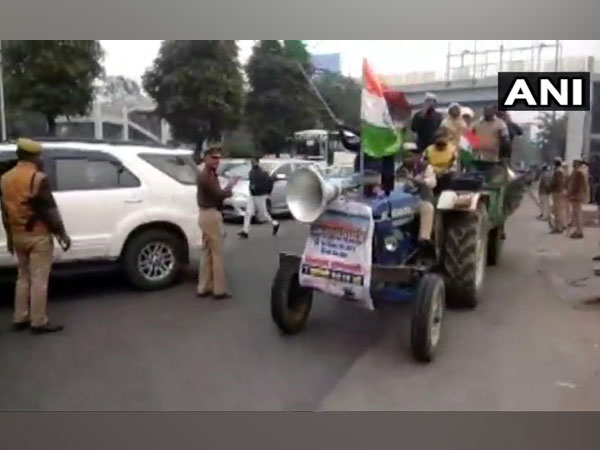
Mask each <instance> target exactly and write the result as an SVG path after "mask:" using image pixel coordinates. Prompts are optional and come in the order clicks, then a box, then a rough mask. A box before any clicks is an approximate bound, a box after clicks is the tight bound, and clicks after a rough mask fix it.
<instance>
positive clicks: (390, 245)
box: [383, 235, 398, 253]
mask: <svg viewBox="0 0 600 450" xmlns="http://www.w3.org/2000/svg"><path fill="white" fill-rule="evenodd" d="M383 245H384V246H385V249H386V250H387V251H388V252H390V253H393V252H395V251H396V250H397V249H398V238H397V237H396V236H394V235H391V236H388V237H386V238H385V239H384V241H383Z"/></svg>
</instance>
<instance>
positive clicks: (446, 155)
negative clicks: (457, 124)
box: [424, 128, 458, 178]
mask: <svg viewBox="0 0 600 450" xmlns="http://www.w3.org/2000/svg"><path fill="white" fill-rule="evenodd" d="M424 156H425V159H426V160H427V161H428V163H429V164H430V165H431V166H432V167H433V171H434V172H435V174H436V176H437V177H438V178H439V177H441V176H444V175H445V174H448V173H449V172H451V171H453V170H454V169H456V163H457V161H458V147H457V145H456V144H455V143H454V141H452V140H451V139H449V136H448V132H447V131H446V129H445V128H440V129H439V130H438V131H437V133H436V135H435V142H434V143H433V144H431V145H430V146H429V147H427V149H426V150H425V155H424Z"/></svg>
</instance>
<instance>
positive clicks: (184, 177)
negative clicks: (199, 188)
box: [140, 154, 197, 185]
mask: <svg viewBox="0 0 600 450" xmlns="http://www.w3.org/2000/svg"><path fill="white" fill-rule="evenodd" d="M140 158H142V159H143V160H144V161H146V162H147V163H149V164H151V165H152V166H154V167H155V168H156V169H158V170H160V171H161V172H162V173H164V174H165V175H168V176H169V177H171V178H173V179H174V180H175V181H178V182H179V183H181V184H188V185H193V184H196V173H197V168H196V164H194V160H193V158H192V155H168V154H163V155H157V154H152V155H151V154H140Z"/></svg>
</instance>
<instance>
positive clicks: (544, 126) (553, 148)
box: [535, 112, 567, 162]
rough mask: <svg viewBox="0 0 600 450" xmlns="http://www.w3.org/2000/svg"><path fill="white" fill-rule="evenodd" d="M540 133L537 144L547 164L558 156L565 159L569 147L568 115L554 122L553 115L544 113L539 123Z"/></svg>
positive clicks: (557, 118)
mask: <svg viewBox="0 0 600 450" xmlns="http://www.w3.org/2000/svg"><path fill="white" fill-rule="evenodd" d="M537 126H538V128H539V133H538V135H537V138H536V141H535V144H536V146H537V148H538V149H539V151H540V152H541V155H542V158H543V160H544V161H545V162H550V161H551V160H552V158H554V157H556V156H560V157H564V154H565V150H566V147H567V115H566V114H563V115H561V116H558V117H556V120H554V117H553V114H552V113H548V112H544V113H542V114H541V115H540V117H539V118H538V121H537Z"/></svg>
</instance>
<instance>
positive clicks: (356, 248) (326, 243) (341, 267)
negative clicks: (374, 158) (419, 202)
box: [299, 201, 375, 310]
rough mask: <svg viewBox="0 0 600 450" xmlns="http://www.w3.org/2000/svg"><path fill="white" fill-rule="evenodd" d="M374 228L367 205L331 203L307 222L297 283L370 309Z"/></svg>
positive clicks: (371, 306)
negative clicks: (308, 224) (318, 215)
mask: <svg viewBox="0 0 600 450" xmlns="http://www.w3.org/2000/svg"><path fill="white" fill-rule="evenodd" d="M374 228H375V223H374V221H373V214H372V211H371V208H369V207H368V206H367V205H364V204H362V203H359V202H353V201H334V202H333V203H331V204H330V205H329V208H328V209H327V211H325V213H323V214H322V215H321V217H319V218H318V219H317V220H316V221H315V222H313V223H312V224H311V227H310V234H309V237H308V239H307V240H306V247H305V249H304V253H303V255H302V260H301V263H300V275H299V278H300V280H299V281H300V285H301V286H304V287H309V288H311V289H316V290H319V291H321V292H324V293H326V294H330V295H334V296H336V297H342V298H345V299H347V300H349V301H351V302H355V303H357V304H358V305H360V306H362V307H364V308H366V309H369V310H373V309H374V306H373V300H372V299H371V293H370V287H371V255H372V240H373V230H374Z"/></svg>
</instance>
